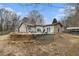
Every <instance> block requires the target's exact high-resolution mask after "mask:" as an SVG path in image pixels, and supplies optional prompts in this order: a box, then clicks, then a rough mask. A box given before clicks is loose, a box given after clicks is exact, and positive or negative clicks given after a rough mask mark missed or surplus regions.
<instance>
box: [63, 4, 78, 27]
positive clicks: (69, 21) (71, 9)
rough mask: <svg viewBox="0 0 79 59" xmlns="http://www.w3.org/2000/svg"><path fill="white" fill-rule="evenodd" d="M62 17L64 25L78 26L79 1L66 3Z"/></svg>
mask: <svg viewBox="0 0 79 59" xmlns="http://www.w3.org/2000/svg"><path fill="white" fill-rule="evenodd" d="M65 14H66V15H67V16H65V18H64V21H63V22H64V23H63V24H64V26H65V27H76V26H79V22H78V21H79V3H77V4H66V10H65Z"/></svg>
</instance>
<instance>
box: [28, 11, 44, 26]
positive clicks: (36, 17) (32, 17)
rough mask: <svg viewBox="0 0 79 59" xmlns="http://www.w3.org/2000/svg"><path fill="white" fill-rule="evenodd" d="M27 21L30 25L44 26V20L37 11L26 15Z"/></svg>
mask: <svg viewBox="0 0 79 59" xmlns="http://www.w3.org/2000/svg"><path fill="white" fill-rule="evenodd" d="M28 19H29V22H30V23H31V24H34V25H43V24H44V18H43V16H42V15H41V14H40V13H39V11H37V10H32V11H31V12H30V13H29V14H28Z"/></svg>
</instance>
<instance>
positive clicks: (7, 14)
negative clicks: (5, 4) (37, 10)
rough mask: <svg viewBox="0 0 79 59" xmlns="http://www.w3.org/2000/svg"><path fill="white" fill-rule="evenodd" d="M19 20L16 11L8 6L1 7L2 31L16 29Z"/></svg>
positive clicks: (0, 22) (0, 20)
mask: <svg viewBox="0 0 79 59" xmlns="http://www.w3.org/2000/svg"><path fill="white" fill-rule="evenodd" d="M18 21H19V18H18V16H17V14H16V12H14V11H11V10H7V9H6V8H2V9H0V24H1V25H0V27H1V30H2V31H14V28H15V27H16V25H18V23H17V22H18Z"/></svg>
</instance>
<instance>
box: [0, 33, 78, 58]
mask: <svg viewBox="0 0 79 59" xmlns="http://www.w3.org/2000/svg"><path fill="white" fill-rule="evenodd" d="M43 37H44V39H42V38H43ZM0 55H9V56H10V55H14V56H18V55H19V56H21V55H22V56H28V55H30V56H33V55H35V56H40V55H41V56H44V55H45V56H50V55H52V56H57V55H60V56H62V55H79V36H78V35H71V34H66V33H62V34H56V35H44V36H40V35H38V36H37V39H36V38H34V37H33V36H32V35H26V34H24V35H22V34H20V35H18V34H15V33H12V34H8V35H2V36H0Z"/></svg>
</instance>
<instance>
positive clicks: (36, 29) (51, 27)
mask: <svg viewBox="0 0 79 59" xmlns="http://www.w3.org/2000/svg"><path fill="white" fill-rule="evenodd" d="M17 32H20V33H31V34H56V33H62V24H61V23H58V22H57V23H52V24H48V25H33V24H28V23H26V22H22V23H21V24H20V26H19V28H18V31H17Z"/></svg>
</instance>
